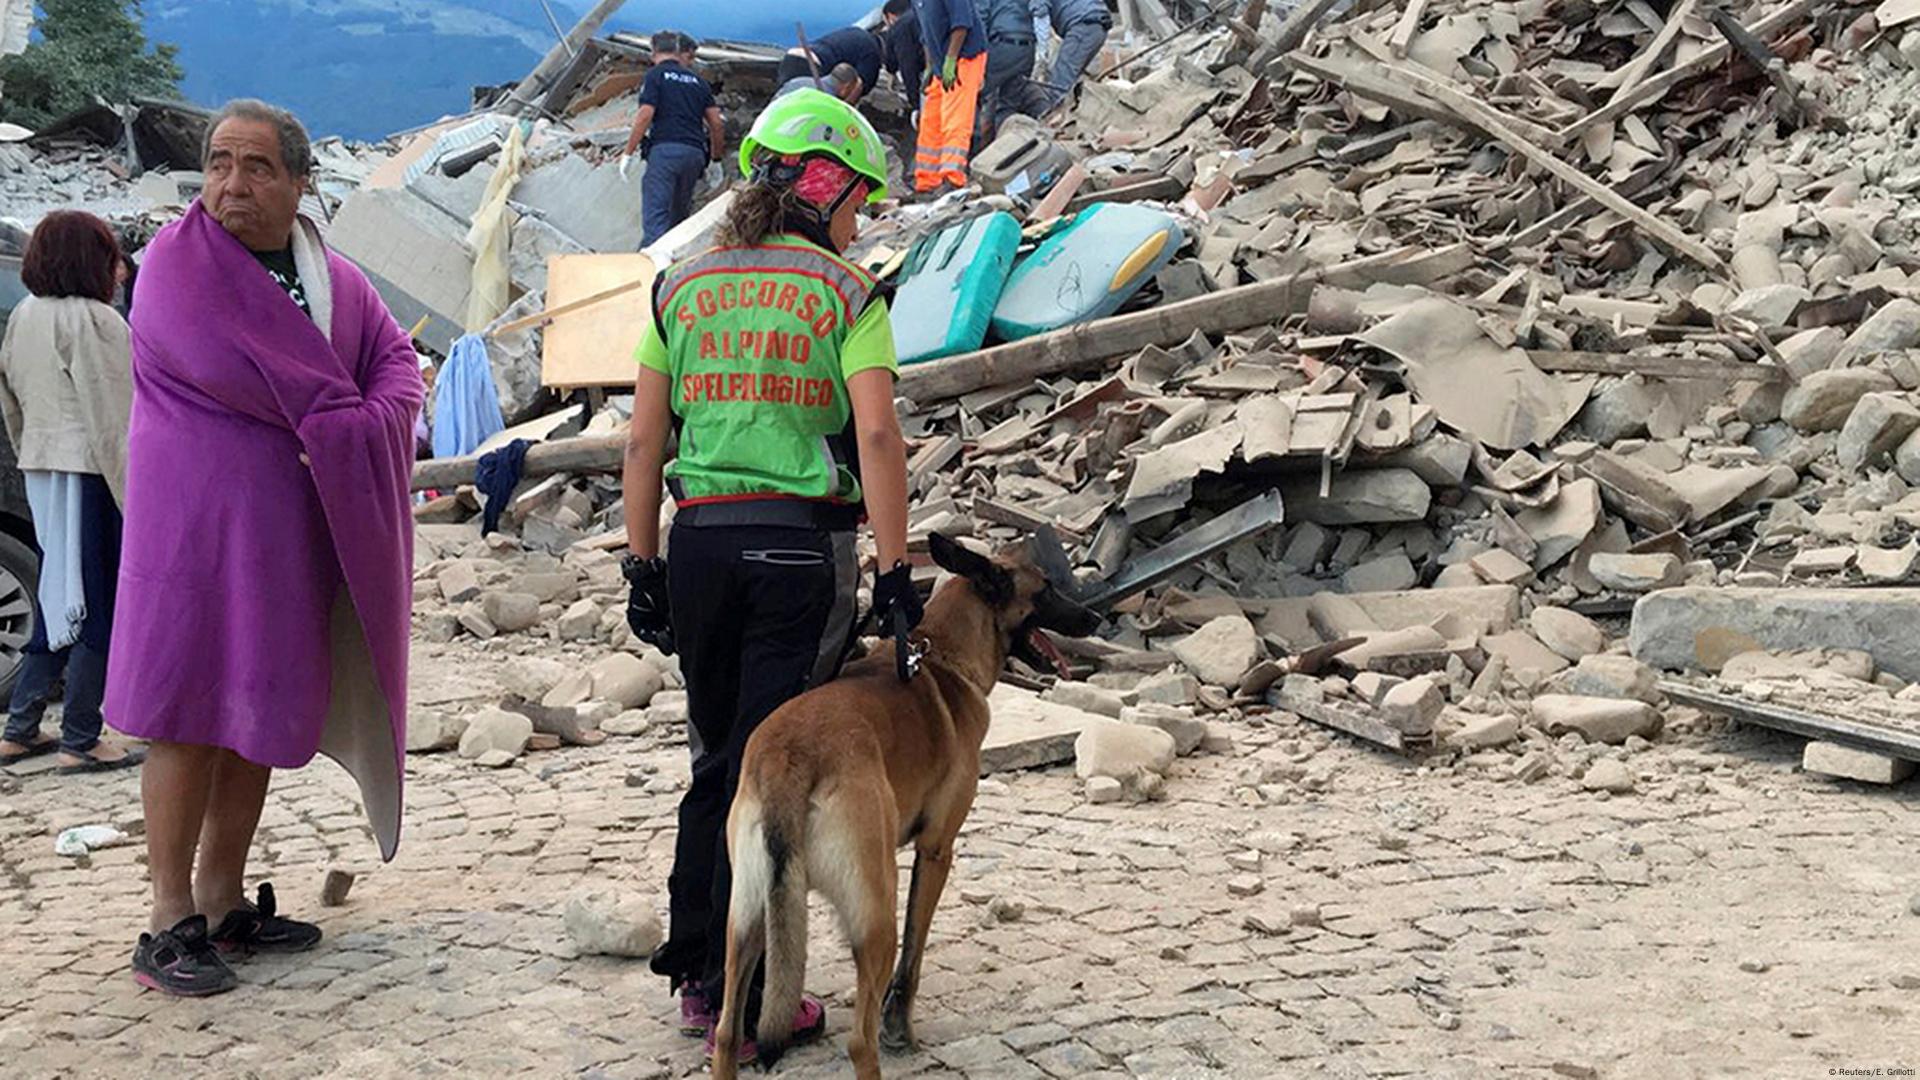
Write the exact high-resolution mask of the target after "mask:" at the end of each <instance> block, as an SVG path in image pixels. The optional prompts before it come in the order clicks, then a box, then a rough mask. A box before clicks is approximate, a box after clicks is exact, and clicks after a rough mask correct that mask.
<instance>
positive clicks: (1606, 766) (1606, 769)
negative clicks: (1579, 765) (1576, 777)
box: [1580, 758, 1633, 795]
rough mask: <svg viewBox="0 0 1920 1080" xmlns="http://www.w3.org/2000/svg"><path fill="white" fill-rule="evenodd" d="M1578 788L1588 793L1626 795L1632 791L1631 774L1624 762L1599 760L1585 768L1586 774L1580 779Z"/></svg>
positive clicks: (1606, 759)
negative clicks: (1599, 792)
mask: <svg viewBox="0 0 1920 1080" xmlns="http://www.w3.org/2000/svg"><path fill="white" fill-rule="evenodd" d="M1580 786H1581V787H1583V788H1586V789H1587V790H1588V791H1606V792H1610V793H1612V794H1615V795H1626V794H1628V793H1630V792H1632V791H1633V772H1632V771H1631V770H1629V769H1628V768H1627V764H1626V762H1624V761H1616V760H1614V759H1613V758H1601V759H1600V760H1599V761H1596V762H1594V763H1593V764H1592V765H1590V766H1588V767H1587V774H1586V775H1585V776H1583V777H1581V778H1580Z"/></svg>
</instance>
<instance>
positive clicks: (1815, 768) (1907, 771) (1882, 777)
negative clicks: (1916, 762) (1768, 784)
mask: <svg viewBox="0 0 1920 1080" xmlns="http://www.w3.org/2000/svg"><path fill="white" fill-rule="evenodd" d="M1800 767H1801V768H1802V769H1805V770H1806V771H1808V772H1811V773H1819V774H1820V775H1822V776H1837V777H1840V778H1841V779H1843V780H1858V781H1860V782H1861V783H1865V784H1897V783H1899V782H1900V781H1902V780H1905V779H1906V778H1907V777H1909V776H1912V775H1913V762H1911V761H1903V760H1901V759H1899V758H1893V757H1887V756H1885V755H1884V754H1876V753H1873V752H1872V751H1869V750H1856V749H1854V748H1853V747H1851V746H1842V745H1840V744H1838V743H1830V742H1822V741H1820V740H1817V739H1816V740H1814V741H1812V742H1809V743H1807V747H1806V749H1805V750H1804V751H1802V754H1801V758H1800Z"/></svg>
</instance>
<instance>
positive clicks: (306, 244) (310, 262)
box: [106, 202, 423, 858]
mask: <svg viewBox="0 0 1920 1080" xmlns="http://www.w3.org/2000/svg"><path fill="white" fill-rule="evenodd" d="M294 256H295V264H296V266H297V267H298V268H299V271H300V277H301V285H302V288H303V290H304V292H305V295H306V297H307V299H308V302H309V306H310V307H311V308H312V310H313V315H312V317H309V316H308V315H307V314H306V313H305V312H303V311H301V310H300V307H299V306H298V305H297V304H295V303H294V302H293V300H292V299H290V298H289V296H288V294H287V293H286V292H285V291H284V290H283V289H282V288H281V287H280V286H279V285H278V284H276V283H275V281H274V280H273V278H272V277H271V276H270V275H269V274H268V272H267V270H266V269H265V268H264V267H263V266H262V265H261V264H260V263H259V261H258V260H256V259H255V258H254V257H253V255H252V254H251V253H250V252H249V251H247V249H246V248H245V247H243V246H242V245H241V244H240V242H239V241H237V240H235V239H234V238H233V237H232V236H231V235H229V234H228V233H227V231H226V230H225V229H223V228H221V226H220V224H219V222H217V221H216V220H214V218H213V217H212V216H211V215H210V214H208V213H207V212H206V210H205V209H204V208H203V207H201V205H200V204H199V203H197V202H196V203H195V204H194V205H193V207H192V208H191V209H190V210H189V211H188V212H187V216H186V217H185V218H183V219H182V220H180V221H179V222H177V223H175V224H173V225H171V226H169V227H167V228H166V229H165V230H163V231H162V232H161V233H160V235H159V236H158V237H157V238H155V240H154V241H153V244H152V245H151V246H150V247H149V248H148V249H147V255H146V258H145V259H144V261H143V262H142V265H141V269H140V276H139V283H138V285H137V287H136V290H135V294H134V305H133V320H132V326H133V377H134V400H133V420H132V428H131V431H130V434H129V436H128V450H127V456H128V468H127V502H126V533H125V554H124V556H123V558H122V560H121V574H120V594H119V609H118V611H117V612H116V617H115V623H114V632H113V648H112V651H111V657H110V660H109V670H108V677H107V700H106V714H107V718H108V720H109V721H110V722H111V723H112V724H113V726H114V727H116V728H118V729H119V730H121V731H124V732H127V733H128V734H130V735H136V736H139V737H141V738H146V739H161V740H168V741H173V742H183V743H194V744H201V745H213V746H222V747H226V748H227V749H230V750H233V751H235V752H236V753H238V754H240V755H241V756H242V757H244V758H246V759H247V760H249V761H253V762H257V763H259V764H262V765H270V766H273V767H275V768H294V767H298V766H301V765H305V764H306V763H307V762H308V761H310V760H311V759H312V758H313V755H314V753H315V752H316V751H320V752H324V753H326V754H327V755H328V756H329V757H332V758H334V759H335V760H337V761H339V762H340V763H341V764H342V765H343V766H345V767H346V768H347V770H348V772H350V773H352V774H353V776H354V778H355V780H357V781H358V782H359V784H360V790H361V794H362V798H363V800H364V801H365V803H366V809H367V815H368V817H369V819H370V820H371V822H372V824H373V829H374V834H375V835H376V837H377V838H378V839H379V842H380V848H381V853H382V854H383V855H384V856H385V857H387V858H392V857H393V852H394V849H395V847H396V846H397V845H398V843H399V836H400V799H401V790H400V777H401V771H402V769H401V766H402V759H403V755H404V754H405V747H406V715H407V707H406V689H407V643H408V629H409V615H410V609H411V604H412V599H411V588H412V580H411V579H412V567H413V519H412V514H411V510H410V506H409V500H408V487H409V480H410V471H411V468H412V465H413V460H414V447H413V428H414V418H415V416H416V415H417V414H418V412H419V410H420V404H421V400H422V396H423V391H422V385H421V379H420V367H419V363H418V361H417V359H416V357H415V355H414V351H413V346H412V343H411V342H410V341H409V339H408V337H407V334H406V332H405V331H404V330H402V329H401V328H400V327H399V326H398V325H397V324H396V323H395V322H394V320H393V316H392V315H391V314H389V313H388V311H387V309H386V306H385V305H384V304H383V303H381V301H380V298H379V296H378V295H377V294H376V293H375V292H374V290H373V287H372V286H371V285H370V284H368V282H367V279H366V277H365V275H363V274H361V272H360V271H359V270H358V269H356V268H355V267H354V266H353V265H352V264H350V263H348V262H347V261H346V260H345V259H343V258H341V257H340V256H338V255H336V254H334V253H332V252H330V251H327V250H326V249H325V248H324V247H323V246H322V245H321V243H320V241H319V238H318V235H317V233H316V231H315V230H314V229H313V227H312V225H311V224H310V223H308V222H305V221H302V222H301V223H300V226H299V227H298V228H296V229H295V235H294ZM323 328H325V329H323ZM303 455H304V458H305V460H304V461H303ZM307 462H311V464H310V465H309V464H307Z"/></svg>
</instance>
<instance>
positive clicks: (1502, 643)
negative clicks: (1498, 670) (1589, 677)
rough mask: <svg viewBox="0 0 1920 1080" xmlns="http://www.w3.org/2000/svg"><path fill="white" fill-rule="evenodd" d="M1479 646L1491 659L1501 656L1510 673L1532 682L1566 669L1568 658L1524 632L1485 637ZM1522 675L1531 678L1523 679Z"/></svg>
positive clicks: (1516, 631) (1510, 632)
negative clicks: (1528, 674) (1525, 674)
mask: <svg viewBox="0 0 1920 1080" xmlns="http://www.w3.org/2000/svg"><path fill="white" fill-rule="evenodd" d="M1480 647H1481V648H1482V649H1485V650H1486V652H1487V656H1488V657H1489V658H1491V657H1494V656H1498V657H1500V658H1501V659H1502V660H1503V661H1505V662H1506V665H1507V670H1508V671H1511V672H1513V673H1514V675H1515V676H1517V677H1523V678H1530V679H1531V681H1535V682H1537V681H1539V680H1541V679H1545V678H1546V677H1547V676H1549V675H1555V674H1558V673H1559V672H1562V671H1565V670H1566V669H1567V658H1566V657H1564V656H1561V655H1560V654H1559V653H1557V652H1554V651H1553V650H1552V649H1549V648H1547V647H1546V646H1545V645H1542V644H1540V639H1538V638H1536V637H1534V636H1533V635H1532V634H1529V633H1527V632H1526V631H1524V630H1513V631H1509V632H1507V633H1505V634H1493V635H1490V636H1488V637H1483V638H1481V639H1480ZM1522 673H1531V675H1530V676H1524V675H1523V674H1522Z"/></svg>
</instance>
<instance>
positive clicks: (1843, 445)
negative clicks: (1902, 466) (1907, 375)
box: [1835, 394, 1920, 472]
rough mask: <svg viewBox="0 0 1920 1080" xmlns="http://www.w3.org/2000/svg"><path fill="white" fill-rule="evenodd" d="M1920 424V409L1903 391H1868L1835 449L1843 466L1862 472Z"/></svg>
mask: <svg viewBox="0 0 1920 1080" xmlns="http://www.w3.org/2000/svg"><path fill="white" fill-rule="evenodd" d="M1916 428H1920V409H1916V408H1914V407H1913V405H1912V404H1910V403H1909V402H1908V401H1907V399H1906V397H1905V396H1904V395H1901V394H1867V395H1864V396H1862V397H1861V398H1860V401H1859V404H1857V405H1855V406H1854V407H1853V413H1852V414H1851V415H1849V416H1848V417H1847V422H1846V425H1845V426H1844V427H1842V428H1841V429H1840V441H1839V443H1838V444H1836V446H1835V452H1836V453H1837V454H1838V455H1839V457H1840V467H1841V468H1843V469H1846V470H1847V471H1849V472H1858V471H1859V470H1861V469H1863V468H1865V467H1867V466H1868V465H1873V464H1877V463H1878V462H1879V461H1880V459H1881V458H1883V457H1885V456H1886V455H1888V454H1890V453H1892V452H1893V451H1894V450H1895V449H1897V448H1898V447H1899V446H1900V444H1901V443H1903V442H1905V441H1906V439H1907V437H1908V436H1909V435H1912V434H1913V433H1914V430H1915V429H1916Z"/></svg>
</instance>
